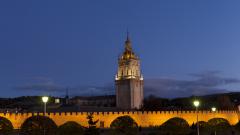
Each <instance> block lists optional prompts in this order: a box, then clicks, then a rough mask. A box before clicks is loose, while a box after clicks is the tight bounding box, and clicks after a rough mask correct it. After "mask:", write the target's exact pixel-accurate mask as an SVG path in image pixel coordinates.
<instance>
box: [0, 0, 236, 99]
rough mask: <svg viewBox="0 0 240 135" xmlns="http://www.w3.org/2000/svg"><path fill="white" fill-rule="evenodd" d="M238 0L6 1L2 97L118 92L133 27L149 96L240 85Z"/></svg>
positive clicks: (0, 54) (0, 52)
mask: <svg viewBox="0 0 240 135" xmlns="http://www.w3.org/2000/svg"><path fill="white" fill-rule="evenodd" d="M239 5H240V1H238V0H231V1H229V0H224V1H222V0H201V1H193V0H189V1H187V0H151V1H149V0H120V1H114V0H68V1H66V0H64V1H63V0H38V1H37V0H35V1H32V0H1V1H0V93H1V94H0V97H15V96H22V95H46V94H47V95H52V96H63V95H64V94H65V91H66V89H67V88H68V89H69V94H70V95H71V96H74V95H108V94H114V87H113V84H114V75H115V73H116V71H117V58H118V56H119V55H120V54H121V53H122V51H123V49H124V41H125V40H126V31H127V29H128V30H129V33H130V38H131V41H132V45H133V48H134V51H135V52H136V53H137V54H138V55H139V56H140V58H141V65H142V72H143V75H144V79H145V95H149V94H155V95H158V96H161V97H178V96H190V95H205V94H211V93H218V92H229V91H238V90H240V83H239V82H240V80H239V79H240V60H239V58H240V57H239V56H240V53H239V52H240V15H239V13H240V8H239Z"/></svg>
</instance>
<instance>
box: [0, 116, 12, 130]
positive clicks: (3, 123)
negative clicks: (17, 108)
mask: <svg viewBox="0 0 240 135" xmlns="http://www.w3.org/2000/svg"><path fill="white" fill-rule="evenodd" d="M11 132H13V125H12V123H11V121H9V120H8V119H6V118H4V117H0V134H9V133H11Z"/></svg>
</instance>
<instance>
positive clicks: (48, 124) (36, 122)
mask: <svg viewBox="0 0 240 135" xmlns="http://www.w3.org/2000/svg"><path fill="white" fill-rule="evenodd" d="M56 132H57V125H56V124H55V122H54V121H53V120H52V119H50V118H48V117H46V116H32V117H30V118H28V119H27V120H26V121H25V122H24V123H23V124H22V126H21V130H20V134H22V135H26V134H27V135H43V134H45V135H56Z"/></svg>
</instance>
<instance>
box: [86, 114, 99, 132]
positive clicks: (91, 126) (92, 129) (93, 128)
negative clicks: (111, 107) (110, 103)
mask: <svg viewBox="0 0 240 135" xmlns="http://www.w3.org/2000/svg"><path fill="white" fill-rule="evenodd" d="M87 119H88V128H87V130H86V132H85V135H99V129H98V128H97V127H96V124H97V123H98V121H99V120H96V121H94V120H93V113H89V115H88V116H87Z"/></svg>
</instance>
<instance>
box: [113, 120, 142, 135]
mask: <svg viewBox="0 0 240 135" xmlns="http://www.w3.org/2000/svg"><path fill="white" fill-rule="evenodd" d="M110 127H111V128H112V129H113V130H114V131H116V132H120V133H123V134H128V135H130V134H133V135H134V134H137V127H138V125H137V123H136V122H135V121H134V120H133V119H132V118H131V117H130V116H120V117H118V118H116V119H115V120H114V121H113V122H112V123H111V125H110Z"/></svg>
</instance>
